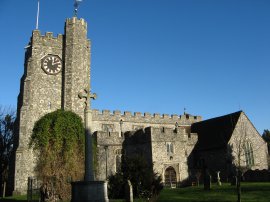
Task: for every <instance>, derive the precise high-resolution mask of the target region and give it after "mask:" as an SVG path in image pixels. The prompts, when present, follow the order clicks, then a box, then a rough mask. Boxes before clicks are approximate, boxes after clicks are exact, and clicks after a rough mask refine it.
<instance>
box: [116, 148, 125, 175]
mask: <svg viewBox="0 0 270 202" xmlns="http://www.w3.org/2000/svg"><path fill="white" fill-rule="evenodd" d="M122 154H123V150H122V149H116V150H115V172H120V171H121V163H122Z"/></svg>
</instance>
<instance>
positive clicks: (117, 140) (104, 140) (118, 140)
mask: <svg viewBox="0 0 270 202" xmlns="http://www.w3.org/2000/svg"><path fill="white" fill-rule="evenodd" d="M94 136H95V137H96V138H97V144H98V145H99V146H102V145H103V146H104V145H120V144H122V143H123V137H121V135H119V133H118V132H104V131H97V132H95V134H94Z"/></svg>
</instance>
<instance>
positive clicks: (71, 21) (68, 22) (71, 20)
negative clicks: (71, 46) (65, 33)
mask: <svg viewBox="0 0 270 202" xmlns="http://www.w3.org/2000/svg"><path fill="white" fill-rule="evenodd" d="M72 24H81V25H82V26H83V27H85V29H87V22H86V21H85V20H84V19H83V18H80V19H78V18H76V17H72V18H67V19H66V25H72Z"/></svg>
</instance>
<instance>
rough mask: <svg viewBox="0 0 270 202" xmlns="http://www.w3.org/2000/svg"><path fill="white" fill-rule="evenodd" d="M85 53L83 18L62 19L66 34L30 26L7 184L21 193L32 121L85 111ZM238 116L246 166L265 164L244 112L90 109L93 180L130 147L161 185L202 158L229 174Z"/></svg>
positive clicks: (29, 164) (175, 180)
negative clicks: (210, 115)
mask: <svg viewBox="0 0 270 202" xmlns="http://www.w3.org/2000/svg"><path fill="white" fill-rule="evenodd" d="M90 55H91V42H90V40H89V39H88V38H87V23H86V22H85V20H84V19H77V18H76V17H73V18H71V19H67V20H66V22H65V28H64V34H59V35H57V36H54V35H53V33H51V32H47V33H46V34H45V35H41V33H40V31H39V30H34V31H33V33H32V36H31V39H30V42H29V44H28V46H27V48H26V51H25V62H24V74H23V76H22V78H21V83H20V93H19V96H18V105H17V115H18V116H17V126H18V127H17V131H16V144H15V146H16V153H15V155H14V165H13V166H12V169H13V176H12V179H11V185H10V186H11V187H12V190H13V191H14V193H18V194H20V193H25V192H26V190H27V180H28V177H35V173H34V168H35V159H36V158H38V156H35V155H34V153H33V151H32V150H31V149H29V146H28V143H29V137H30V135H31V133H32V129H33V126H34V124H35V122H36V121H37V120H38V119H39V118H41V117H42V116H43V115H45V114H46V113H49V112H52V111H55V110H57V109H65V110H71V111H73V112H75V113H77V114H78V115H79V116H81V117H82V118H83V117H84V107H85V103H84V102H85V100H82V99H80V98H79V96H78V95H79V93H80V92H82V91H83V90H84V89H87V90H90V89H91V86H90V79H91V74H90V66H91V60H90ZM90 106H91V105H90ZM240 119H241V121H239V120H240ZM242 123H244V125H245V128H244V131H245V135H246V136H245V137H246V138H247V139H248V141H247V149H246V150H245V151H244V153H245V159H244V161H243V162H242V163H243V165H248V166H249V168H250V169H266V168H267V155H268V153H267V146H266V143H265V142H264V141H263V139H262V138H261V136H260V134H259V133H258V131H257V130H256V128H255V127H254V126H253V124H252V123H251V122H250V121H249V119H248V118H247V116H246V115H245V114H244V112H242V111H240V112H236V113H233V114H229V115H226V116H223V117H218V118H214V119H210V120H205V121H202V117H201V116H192V115H190V114H186V113H184V114H183V115H167V114H163V115H160V114H158V113H155V114H149V113H143V114H142V113H139V112H135V113H134V114H133V113H131V112H123V113H121V112H120V111H113V112H110V111H108V110H103V111H99V110H92V121H91V123H90V125H91V128H92V132H93V137H95V140H96V142H97V157H98V166H97V168H98V169H97V171H96V179H98V180H105V179H106V178H107V177H108V176H109V175H111V174H114V173H115V172H117V171H118V170H119V168H120V165H121V158H122V156H123V155H126V156H132V155H134V154H140V155H143V156H145V158H146V159H147V161H148V162H149V163H151V164H152V165H153V170H154V171H155V172H157V173H159V174H160V175H161V176H162V180H163V182H164V184H165V185H170V186H176V185H177V184H179V183H181V182H183V181H186V180H187V179H189V178H190V177H191V175H192V173H193V170H194V169H195V168H198V167H200V166H202V165H203V166H207V167H208V168H209V169H210V170H211V171H213V172H216V171H217V170H220V171H222V172H221V174H222V175H229V174H230V172H231V170H232V167H233V164H234V161H235V159H234V158H233V156H234V155H235V153H234V152H233V151H234V150H235V149H237V147H236V146H234V145H236V144H235V143H234V141H235V139H237V137H239V136H241V135H242V134H243V133H242V132H243V131H241V129H242V128H241V127H242V125H241V124H242ZM258 148H260V149H258ZM228 153H229V154H230V156H231V157H230V158H229V157H228Z"/></svg>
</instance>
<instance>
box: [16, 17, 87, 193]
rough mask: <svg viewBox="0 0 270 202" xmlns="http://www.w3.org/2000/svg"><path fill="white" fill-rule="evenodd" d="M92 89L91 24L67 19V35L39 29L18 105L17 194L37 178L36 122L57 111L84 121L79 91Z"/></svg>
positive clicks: (27, 59) (30, 49)
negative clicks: (32, 139)
mask: <svg viewBox="0 0 270 202" xmlns="http://www.w3.org/2000/svg"><path fill="white" fill-rule="evenodd" d="M84 89H87V90H90V41H89V40H88V39H87V23H86V22H85V21H84V20H83V19H77V18H76V17H73V18H71V19H67V20H66V24H65V33H64V35H58V36H57V37H54V36H53V33H51V32H47V33H46V34H45V36H43V35H41V33H40V31H39V30H34V31H33V33H32V37H31V40H30V42H29V45H28V46H27V47H26V53H25V63H24V74H23V76H22V78H21V85H20V93H19V96H18V105H17V115H18V116H17V131H16V141H15V142H16V145H15V146H16V148H17V149H16V154H15V168H14V191H15V192H16V193H20V194H21V193H26V190H27V179H28V177H34V176H35V172H34V168H35V162H36V158H37V157H36V156H35V154H34V153H33V151H32V150H31V149H29V140H30V136H31V134H32V129H33V127H34V124H35V122H36V121H37V120H38V119H40V118H41V117H42V116H43V115H45V114H47V113H49V112H53V111H55V110H57V109H65V110H71V111H73V112H75V113H77V114H78V115H80V116H81V117H82V118H83V112H84V100H80V99H79V97H78V94H79V92H81V91H82V90H84Z"/></svg>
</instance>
